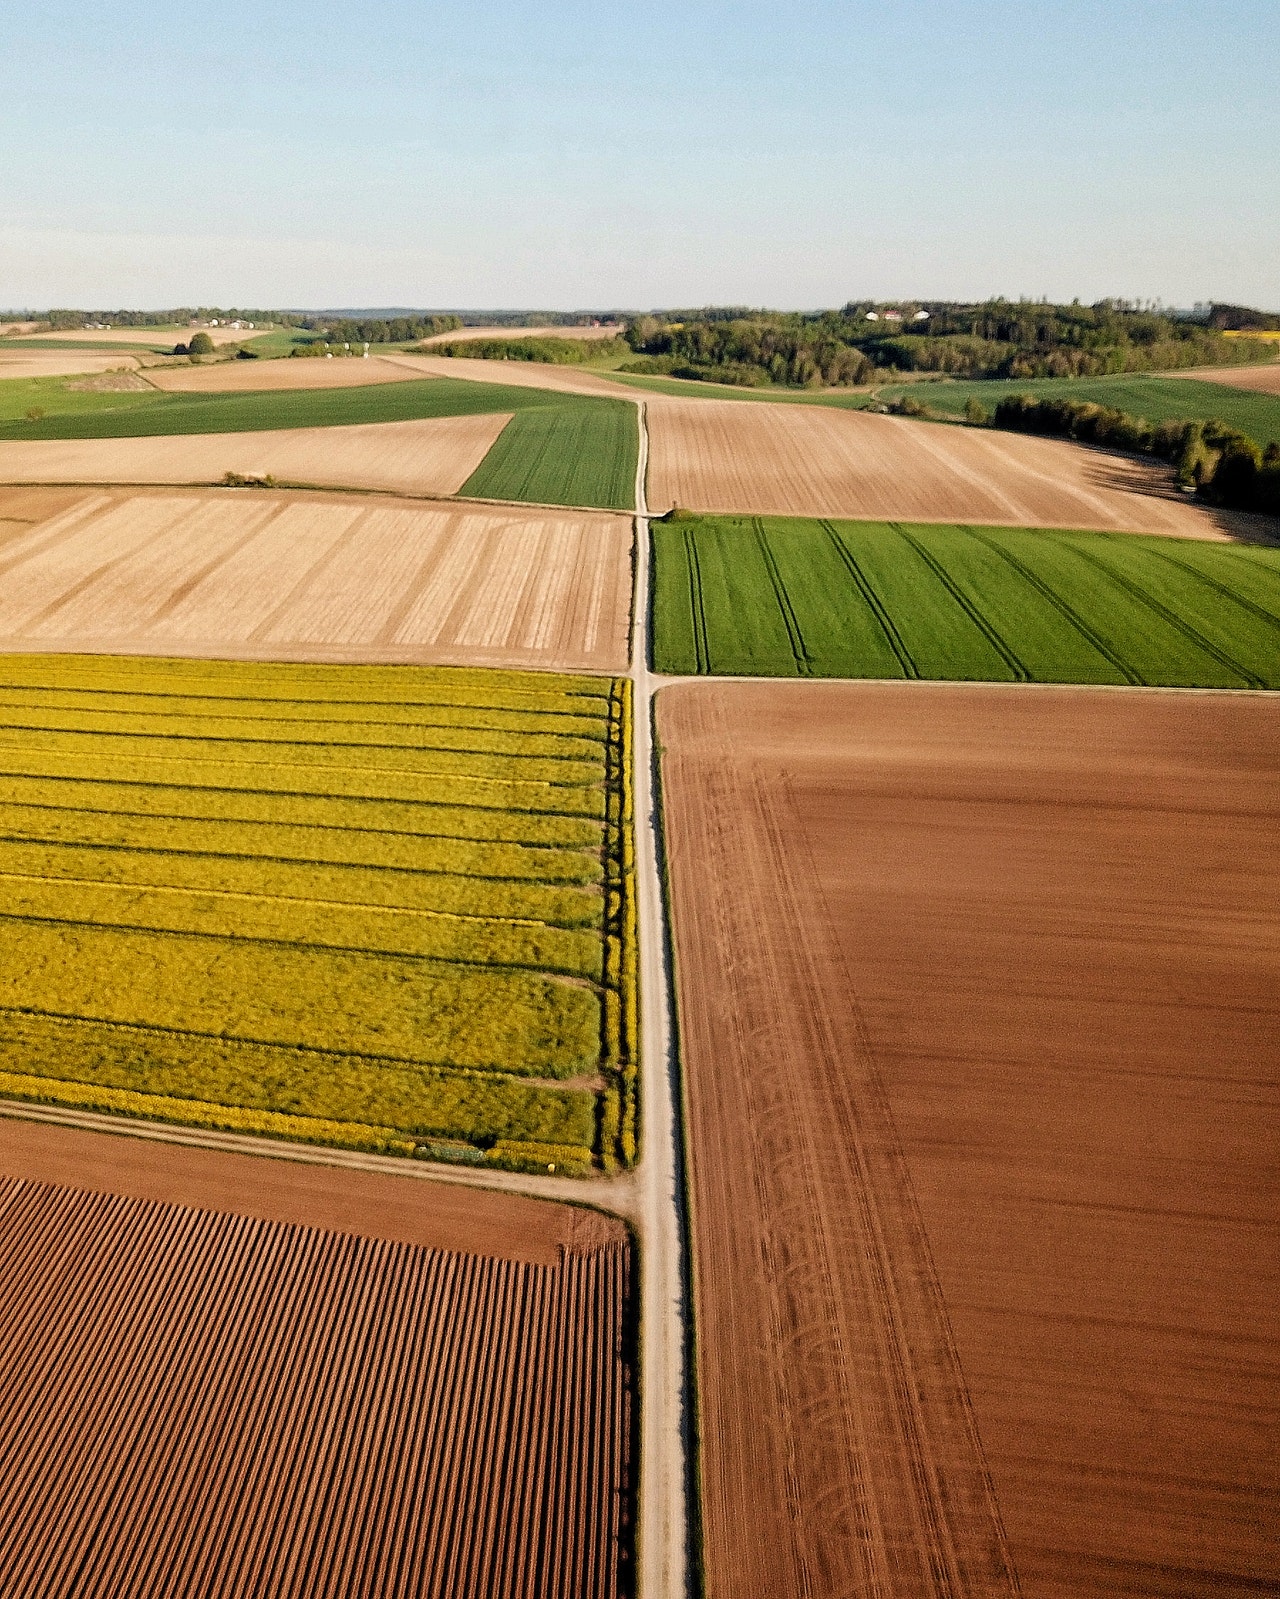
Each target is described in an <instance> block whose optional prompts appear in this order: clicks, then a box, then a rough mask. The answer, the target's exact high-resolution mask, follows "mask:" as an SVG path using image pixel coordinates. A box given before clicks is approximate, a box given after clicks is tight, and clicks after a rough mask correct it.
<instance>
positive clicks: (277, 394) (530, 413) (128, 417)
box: [0, 378, 638, 510]
mask: <svg viewBox="0 0 1280 1599" xmlns="http://www.w3.org/2000/svg"><path fill="white" fill-rule="evenodd" d="M42 397H43V398H45V399H46V401H47V404H48V406H49V411H48V414H46V415H44V416H42V417H39V418H36V419H34V420H28V419H26V418H23V417H16V418H13V419H11V420H5V421H0V442H3V441H5V440H11V441H34V440H42V439H43V440H60V439H61V440H66V439H124V438H154V437H162V436H178V435H197V434H226V433H263V432H275V431H282V430H290V429H298V428H322V427H350V426H359V425H368V424H372V423H382V422H409V421H422V420H427V419H431V418H437V417H451V416H477V415H491V414H495V413H503V412H514V413H515V415H514V417H513V419H512V421H511V422H509V423H508V424H507V426H506V428H504V430H503V432H502V433H501V434H500V435H499V437H498V439H497V441H496V443H495V444H494V445H493V447H492V448H491V449H490V451H489V452H488V454H487V455H486V456H485V458H484V460H483V461H482V462H481V463H480V466H479V467H478V468H477V469H476V471H475V472H474V473H473V474H472V476H471V478H470V479H469V480H468V482H467V483H466V484H465V485H464V487H463V489H462V494H463V496H464V497H472V498H485V499H495V500H513V501H517V502H532V503H536V504H543V505H565V506H579V507H583V508H591V509H600V510H629V509H630V508H631V503H632V491H633V485H634V483H635V471H636V454H637V450H638V441H637V437H636V429H635V418H634V406H633V404H632V402H631V401H629V400H625V399H621V398H620V399H618V400H609V399H598V398H594V397H591V396H585V395H574V394H566V393H559V392H552V391H550V390H544V389H534V388H516V387H513V386H505V385H502V384H496V383H476V382H472V381H469V380H466V379H460V378H422V379H416V380H412V381H407V382H402V383H379V384H370V385H368V386H367V387H361V388H348V389H295V390H288V389H283V390H259V391H250V392H247V393H243V394H240V393H222V394H160V393H153V394H123V395H113V396H110V398H111V399H112V400H113V401H119V402H121V403H118V404H110V405H105V406H102V407H100V408H98V409H95V410H92V411H86V410H84V409H83V404H82V402H80V403H76V402H78V401H79V400H80V397H78V396H77V395H75V394H70V395H68V396H67V397H66V400H67V404H66V408H65V409H58V408H56V407H57V406H58V405H59V404H60V401H59V397H58V396H57V395H55V394H53V393H49V394H48V395H46V396H42ZM94 398H98V399H100V398H102V396H95V397H94Z"/></svg>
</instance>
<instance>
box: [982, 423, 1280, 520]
mask: <svg viewBox="0 0 1280 1599" xmlns="http://www.w3.org/2000/svg"><path fill="white" fill-rule="evenodd" d="M991 425H992V426H993V427H998V428H1008V429H1011V430H1012V431H1014V432H1017V433H1046V434H1053V435H1057V436H1059V437H1063V438H1070V439H1077V440H1079V441H1080V442H1081V443H1083V444H1103V445H1107V446H1108V447H1109V448H1111V449H1114V450H1127V451H1129V452H1131V453H1133V454H1140V455H1156V456H1159V457H1161V458H1162V459H1164V460H1166V461H1172V462H1173V463H1174V465H1175V466H1176V468H1177V472H1178V479H1179V481H1180V482H1181V483H1182V484H1183V485H1184V486H1185V487H1187V488H1194V489H1195V490H1196V492H1197V493H1198V494H1200V495H1201V496H1202V497H1203V498H1205V499H1207V500H1209V501H1211V502H1212V503H1213V504H1215V505H1226V506H1232V507H1235V508H1237V509H1240V510H1247V511H1266V512H1269V513H1270V514H1272V515H1280V444H1277V443H1275V442H1272V443H1270V444H1268V445H1267V446H1266V448H1265V449H1263V448H1262V447H1261V446H1260V445H1259V444H1258V443H1257V442H1256V440H1254V439H1251V438H1250V437H1249V436H1248V434H1246V433H1241V432H1240V431H1239V429H1237V428H1232V427H1228V426H1227V424H1226V423H1225V422H1218V421H1208V422H1178V421H1167V422H1148V421H1147V420H1146V418H1145V417H1140V416H1131V415H1129V413H1128V412H1126V411H1118V410H1113V409H1112V408H1110V407H1109V406H1104V405H1091V404H1088V403H1087V402H1083V401H1079V400H1059V399H1048V400H1046V399H1037V398H1036V397H1035V396H1034V395H1030V394H1012V395H1009V396H1008V397H1007V398H1005V399H1003V400H1001V401H1000V403H999V405H997V406H996V408H995V413H994V415H993V416H992V418H991Z"/></svg>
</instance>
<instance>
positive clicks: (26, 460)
mask: <svg viewBox="0 0 1280 1599" xmlns="http://www.w3.org/2000/svg"><path fill="white" fill-rule="evenodd" d="M510 420H511V415H510V413H509V412H508V413H507V414H505V415H489V416H445V417H433V418H431V419H429V420H427V421H422V422H376V423H364V424H361V425H359V426H356V427H318V428H284V429H280V430H278V431H273V432H265V433H188V434H166V435H162V436H159V437H156V438H129V439H36V440H32V441H31V442H30V443H28V442H26V441H23V442H5V443H0V483H219V482H221V481H222V478H223V476H224V475H225V474H226V473H227V472H240V473H243V474H244V475H246V476H267V475H270V476H272V477H277V478H283V479H285V480H286V481H288V482H293V483H308V484H310V483H317V484H322V485H326V486H333V487H337V488H362V489H383V490H387V491H389V492H391V493H399V494H456V493H457V492H458V490H459V489H460V488H461V487H462V485H463V484H464V483H465V482H466V481H467V479H468V478H469V477H470V476H471V474H472V473H473V472H474V471H475V469H476V468H477V467H478V466H479V465H480V463H481V461H483V460H484V458H485V456H486V455H487V454H488V452H489V449H490V447H491V446H492V445H493V442H494V440H495V439H496V438H497V437H498V435H499V433H501V432H502V430H503V428H504V427H506V425H507V423H508V422H509V421H510Z"/></svg>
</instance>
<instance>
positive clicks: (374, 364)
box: [147, 355, 420, 394]
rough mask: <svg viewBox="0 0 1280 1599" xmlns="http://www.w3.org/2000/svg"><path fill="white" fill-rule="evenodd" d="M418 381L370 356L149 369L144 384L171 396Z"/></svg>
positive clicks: (240, 362)
mask: <svg viewBox="0 0 1280 1599" xmlns="http://www.w3.org/2000/svg"><path fill="white" fill-rule="evenodd" d="M417 376H420V374H418V373H414V372H409V371H406V369H405V368H404V367H402V366H397V365H395V364H393V363H392V362H391V361H387V360H384V359H383V358H382V357H380V356H374V355H371V356H370V357H369V359H368V360H367V361H366V360H365V359H364V357H363V356H351V357H346V356H334V358H333V360H332V361H330V360H327V359H323V358H320V359H317V358H314V357H307V358H304V359H301V360H293V359H291V358H289V357H285V358H284V359H282V360H278V361H236V360H231V361H218V362H217V363H216V364H214V365H213V366H191V365H189V364H188V365H185V366H153V367H148V368H147V379H148V381H149V382H151V383H154V384H155V386H156V388H158V389H164V390H165V391H166V392H167V393H170V394H240V393H245V392H247V391H249V390H257V391H261V390H263V389H354V388H361V387H363V385H365V384H366V383H406V382H412V381H413V379H414V378H415V377H417Z"/></svg>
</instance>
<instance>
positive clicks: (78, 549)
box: [0, 489, 632, 672]
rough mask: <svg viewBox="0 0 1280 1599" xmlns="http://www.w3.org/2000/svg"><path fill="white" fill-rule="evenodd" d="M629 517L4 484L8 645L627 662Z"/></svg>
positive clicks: (1, 510) (0, 636)
mask: <svg viewBox="0 0 1280 1599" xmlns="http://www.w3.org/2000/svg"><path fill="white" fill-rule="evenodd" d="M631 544H632V530H631V524H630V521H629V519H628V518H626V517H623V516H616V515H610V514H608V513H604V512H600V513H590V512H586V513H575V512H568V511H566V512H542V511H537V510H534V509H532V508H529V509H525V508H513V509H512V510H510V511H497V510H489V509H480V508H475V509H461V508H455V507H453V506H424V505H422V504H414V503H406V502H400V503H396V502H394V501H392V502H387V501H381V500H380V501H377V502H372V503H371V502H370V501H369V500H367V499H362V498H359V497H357V496H348V497H343V496H339V495H333V494H330V495H324V494H289V493H287V492H273V491H259V490H239V491H237V490H227V489H223V490H204V491H203V492H199V491H197V492H186V493H175V492H164V491H152V492H143V493H121V492H119V491H115V492H112V491H111V490H109V489H98V490H79V491H75V490H67V489H9V490H0V649H4V650H28V649H39V650H50V649H53V650H86V651H104V652H116V653H132V654H157V655H216V656H223V657H249V658H260V659H270V660H332V661H341V660H361V661H392V662H397V661H407V662H423V663H438V664H443V665H464V666H479V665H489V666H521V667H545V668H547V669H548V670H556V671H599V672H618V671H623V670H625V668H626V662H627V646H628V636H629V629H630V616H631Z"/></svg>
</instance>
